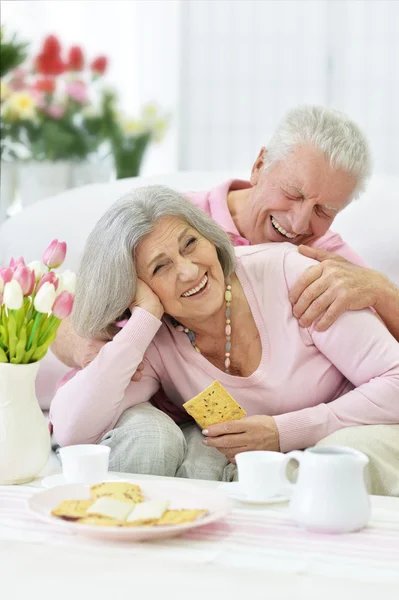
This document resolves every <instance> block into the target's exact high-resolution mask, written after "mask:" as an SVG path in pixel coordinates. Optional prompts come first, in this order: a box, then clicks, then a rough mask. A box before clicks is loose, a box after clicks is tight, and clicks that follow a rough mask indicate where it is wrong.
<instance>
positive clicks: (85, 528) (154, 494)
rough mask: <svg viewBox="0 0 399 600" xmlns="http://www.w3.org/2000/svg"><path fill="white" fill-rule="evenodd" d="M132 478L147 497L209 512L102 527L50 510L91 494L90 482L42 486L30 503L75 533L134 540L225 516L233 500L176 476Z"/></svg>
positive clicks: (35, 511) (41, 516)
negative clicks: (175, 521) (175, 520)
mask: <svg viewBox="0 0 399 600" xmlns="http://www.w3.org/2000/svg"><path fill="white" fill-rule="evenodd" d="M130 482H131V483H137V485H139V486H140V487H141V489H142V492H143V495H144V499H145V500H150V499H151V500H157V499H163V500H170V506H169V508H170V509H179V508H192V509H197V508H198V509H202V508H203V509H206V510H208V514H207V515H205V516H204V517H200V518H198V519H197V520H196V521H192V522H191V523H183V524H181V525H165V526H161V527H112V526H110V527H100V526H96V525H83V524H81V523H76V522H73V521H65V520H63V519H60V518H58V517H54V516H53V515H52V514H51V511H52V510H53V509H54V508H55V507H56V506H58V504H60V502H62V501H63V500H76V499H79V500H80V499H82V500H85V499H88V498H90V486H88V485H83V484H69V485H63V486H59V487H54V488H51V489H48V490H43V491H42V492H39V493H37V494H34V495H33V496H32V497H31V498H29V500H28V506H29V508H30V510H31V511H32V512H33V514H34V515H35V516H36V517H38V518H39V519H41V520H42V521H46V522H47V523H52V524H53V525H57V526H58V527H63V528H65V530H68V531H70V532H73V533H74V534H78V535H79V534H80V535H83V536H86V537H92V538H100V539H107V540H114V541H118V540H121V541H122V540H123V541H133V542H141V541H144V540H154V539H160V538H168V537H175V536H177V535H181V534H182V533H184V532H185V531H187V530H189V529H193V528H195V527H202V526H203V525H208V524H209V523H213V522H214V521H218V520H219V519H223V518H224V517H226V515H228V514H229V512H230V511H231V509H232V504H231V502H230V501H229V499H228V498H227V496H226V494H225V493H224V492H223V491H222V490H217V489H216V490H213V489H212V490H210V489H206V488H202V487H200V486H195V485H191V484H182V483H180V482H179V481H176V480H173V479H172V480H171V481H135V480H134V479H131V480H130Z"/></svg>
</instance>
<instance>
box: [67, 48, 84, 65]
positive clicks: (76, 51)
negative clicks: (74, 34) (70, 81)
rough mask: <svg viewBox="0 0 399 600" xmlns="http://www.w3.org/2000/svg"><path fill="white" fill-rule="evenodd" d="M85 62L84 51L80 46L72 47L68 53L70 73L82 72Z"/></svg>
mask: <svg viewBox="0 0 399 600" xmlns="http://www.w3.org/2000/svg"><path fill="white" fill-rule="evenodd" d="M84 62H85V60H84V56H83V52H82V49H81V48H80V47H79V46H72V48H71V49H70V50H69V53H68V61H67V69H68V70H69V71H81V70H82V69H83V67H84Z"/></svg>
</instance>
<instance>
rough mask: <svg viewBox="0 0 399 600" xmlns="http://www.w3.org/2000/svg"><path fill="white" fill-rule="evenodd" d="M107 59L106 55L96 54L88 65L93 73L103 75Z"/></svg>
mask: <svg viewBox="0 0 399 600" xmlns="http://www.w3.org/2000/svg"><path fill="white" fill-rule="evenodd" d="M107 64H108V59H107V57H106V56H98V57H97V58H96V59H94V60H93V62H92V63H91V65H90V68H91V70H92V71H94V73H96V74H99V75H104V73H105V70H106V68H107Z"/></svg>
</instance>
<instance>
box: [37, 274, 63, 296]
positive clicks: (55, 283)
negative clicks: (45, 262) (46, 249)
mask: <svg viewBox="0 0 399 600" xmlns="http://www.w3.org/2000/svg"><path fill="white" fill-rule="evenodd" d="M46 282H49V283H52V284H53V286H54V289H57V288H58V283H59V282H58V277H57V275H56V274H55V273H54V271H50V272H49V273H46V274H45V275H43V276H42V277H41V278H40V281H39V283H38V284H37V288H36V294H37V292H38V291H39V290H40V288H41V287H43V285H44V284H45V283H46Z"/></svg>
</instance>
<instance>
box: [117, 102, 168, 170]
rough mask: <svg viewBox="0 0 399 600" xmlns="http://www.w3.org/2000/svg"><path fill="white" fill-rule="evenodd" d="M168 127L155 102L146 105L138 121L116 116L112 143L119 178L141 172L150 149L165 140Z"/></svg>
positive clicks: (165, 116)
mask: <svg viewBox="0 0 399 600" xmlns="http://www.w3.org/2000/svg"><path fill="white" fill-rule="evenodd" d="M168 124H169V116H168V115H165V114H163V113H162V112H161V110H160V109H159V107H158V106H157V105H156V104H152V103H149V104H146V105H144V106H143V108H142V110H141V113H140V115H139V118H138V119H132V118H130V117H126V116H123V115H116V119H115V123H114V126H113V128H112V129H111V143H112V153H113V156H114V162H115V169H116V178H117V179H123V178H125V177H136V176H137V175H138V174H139V173H140V167H141V163H142V160H143V157H144V154H145V151H146V150H147V147H148V146H149V144H150V143H152V142H155V143H159V142H161V141H162V140H163V137H164V135H165V132H166V130H167V128H168Z"/></svg>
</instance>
